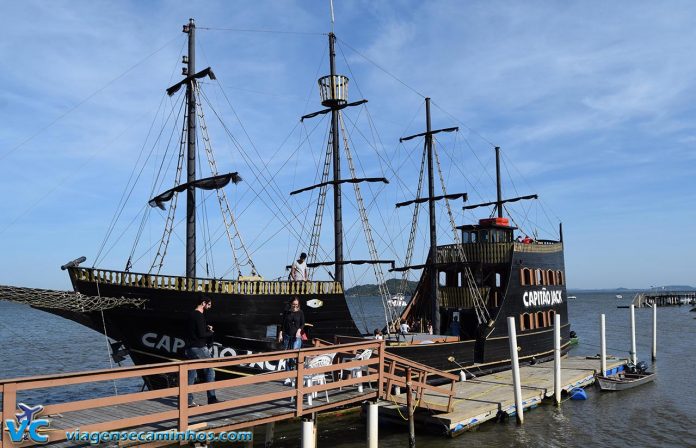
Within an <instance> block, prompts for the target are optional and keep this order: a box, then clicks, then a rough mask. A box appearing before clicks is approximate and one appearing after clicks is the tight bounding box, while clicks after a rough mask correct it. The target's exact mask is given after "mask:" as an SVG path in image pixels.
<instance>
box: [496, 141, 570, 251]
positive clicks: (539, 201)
mask: <svg viewBox="0 0 696 448" xmlns="http://www.w3.org/2000/svg"><path fill="white" fill-rule="evenodd" d="M501 152H502V151H501ZM502 160H503V166H505V171H506V172H507V173H508V178H509V179H510V182H511V183H512V185H513V188H515V192H517V188H516V187H515V183H514V180H513V177H512V175H511V174H510V170H509V168H508V165H512V166H513V168H515V171H517V173H518V174H519V176H520V177H521V178H522V179H523V180H524V181H525V182H526V183H527V184H528V185H529V181H528V180H527V179H526V178H525V177H524V176H522V173H520V171H519V170H518V169H517V168H516V167H515V165H514V164H512V163H510V162H508V161H507V154H505V153H504V152H503V157H502ZM518 195H519V194H518ZM537 202H538V204H539V206H540V207H541V211H542V213H544V216H545V217H546V220H547V221H548V223H549V226H550V227H551V228H554V227H555V226H554V224H553V221H551V218H550V217H549V215H548V213H546V207H544V201H542V200H540V199H538V200H537ZM550 208H551V207H550V206H549V209H550ZM550 212H551V213H552V214H553V215H554V217H555V218H556V220H557V221H559V222H560V221H561V218H559V217H558V215H557V214H556V213H555V212H554V211H553V210H552V209H550ZM535 224H536V223H535ZM549 233H550V234H551V235H555V234H556V231H550V232H549ZM558 237H559V238H560V235H559V236H558Z"/></svg>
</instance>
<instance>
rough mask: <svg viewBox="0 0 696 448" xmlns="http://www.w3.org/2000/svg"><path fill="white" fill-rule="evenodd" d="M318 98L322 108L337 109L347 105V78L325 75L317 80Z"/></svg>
mask: <svg viewBox="0 0 696 448" xmlns="http://www.w3.org/2000/svg"><path fill="white" fill-rule="evenodd" d="M317 82H318V83H319V96H320V97H321V104H322V106H324V107H330V108H334V107H339V106H345V105H346V104H348V77H347V76H343V75H327V76H324V77H322V78H319V80H318V81H317Z"/></svg>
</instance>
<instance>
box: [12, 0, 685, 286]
mask: <svg viewBox="0 0 696 448" xmlns="http://www.w3.org/2000/svg"><path fill="white" fill-rule="evenodd" d="M334 13H335V24H334V30H335V33H336V35H337V57H336V65H337V71H338V73H340V74H344V75H346V76H348V77H349V78H350V81H349V95H350V100H351V101H357V100H359V99H362V98H365V99H368V100H369V102H368V103H367V104H365V105H363V106H357V107H351V108H348V109H345V110H344V120H345V127H346V129H347V131H348V132H347V135H348V136H349V137H348V142H349V147H350V151H351V155H352V156H353V159H354V164H355V167H356V176H358V177H386V178H387V179H389V180H390V183H389V184H388V185H382V184H369V185H368V184H362V185H361V193H362V196H363V200H364V204H365V206H366V209H367V215H368V218H369V221H370V225H371V235H372V237H373V240H374V245H375V249H376V253H377V255H378V257H379V258H380V259H393V260H395V262H396V264H397V265H402V264H403V263H404V255H405V253H406V251H407V250H406V248H407V245H408V239H409V233H410V230H409V229H410V220H411V217H410V214H411V212H412V210H413V207H404V208H399V209H396V208H395V207H394V204H395V203H396V202H400V201H407V200H409V199H412V198H414V197H415V195H416V189H417V184H418V172H419V166H420V154H421V151H422V141H417V140H414V141H408V142H404V143H399V138H400V137H403V136H406V135H409V134H415V133H419V132H422V131H423V130H424V126H425V117H424V98H425V97H426V96H427V97H430V98H432V104H433V106H432V125H433V128H446V127H451V126H459V128H460V129H459V132H457V133H448V134H439V135H438V136H437V140H436V150H437V152H438V155H439V159H440V166H441V170H442V173H443V174H442V177H443V179H444V185H445V187H446V191H447V193H459V192H467V193H468V194H469V201H468V202H469V203H475V202H486V201H490V200H494V199H495V183H494V176H495V165H494V153H493V147H494V146H500V147H501V148H502V152H503V168H502V174H503V177H504V181H503V194H504V196H506V197H512V196H518V195H524V194H531V193H537V194H539V197H540V200H539V201H531V202H526V203H516V204H511V205H510V206H509V210H508V211H509V213H510V216H511V217H512V218H513V220H514V221H513V222H514V223H515V224H516V225H518V226H519V227H520V229H521V232H524V233H528V234H530V235H534V236H537V237H538V238H548V239H557V238H558V237H559V231H558V225H559V222H562V223H563V238H564V247H565V263H566V278H567V284H568V287H569V288H614V287H628V288H647V287H650V286H653V285H674V284H694V283H696V279H694V270H693V269H692V268H691V266H692V265H691V262H692V260H693V255H694V253H696V238H694V230H695V228H696V225H695V224H694V223H695V222H696V212H695V211H694V207H693V204H694V203H695V202H696V187H695V186H694V182H693V175H694V167H696V151H694V146H695V145H696V106H694V105H695V104H696V101H695V100H696V76H694V74H695V73H696V58H694V57H693V56H694V54H696V29H695V28H694V27H693V23H696V5H694V4H693V3H692V2H679V1H670V2H649V1H637V2H636V1H630V2H629V1H617V2H599V1H587V2H577V3H568V2H552V1H532V2H513V1H468V2H462V1H444V0H442V1H440V0H435V1H428V2H421V1H416V0H403V1H375V0H372V1H367V0H365V1H359V0H355V1H342V0H336V1H335V4H334ZM0 14H1V15H2V17H3V18H4V20H3V27H2V31H1V33H2V34H1V36H0V37H1V38H0V57H1V58H2V61H3V67H4V70H2V71H1V72H0V83H1V84H2V86H3V88H2V89H0V117H2V120H3V122H4V125H3V126H0V191H1V192H2V193H0V198H1V199H0V206H1V209H2V213H0V284H5V285H17V286H30V287H40V288H51V289H69V288H70V283H69V279H68V277H67V275H66V273H65V272H63V271H61V270H60V269H59V267H60V266H61V265H62V264H64V263H66V262H67V261H70V260H72V259H75V258H77V257H80V256H83V255H84V256H86V257H87V261H86V262H85V263H84V264H83V265H84V266H93V265H95V264H96V266H97V267H103V268H107V269H123V268H124V267H125V264H126V260H128V258H129V257H130V258H131V261H132V262H133V270H135V271H141V272H142V271H147V270H148V269H149V268H150V266H151V264H152V262H153V260H154V259H155V258H154V257H155V254H156V253H157V248H158V247H159V246H158V242H159V241H160V239H161V235H162V231H163V228H164V222H165V220H166V217H167V212H166V211H160V210H159V209H152V210H150V211H149V212H148V213H145V210H146V209H147V201H148V200H149V199H150V198H151V197H153V196H154V195H155V194H157V193H159V192H162V191H164V190H166V189H168V188H170V187H171V186H173V183H174V179H175V166H176V158H172V155H173V154H174V155H175V154H176V152H177V151H178V139H179V136H178V135H177V132H179V131H180V129H181V125H180V122H179V123H178V124H177V122H176V120H175V118H176V117H178V116H179V115H178V114H179V110H180V109H179V108H180V105H181V97H180V96H179V95H180V94H177V95H174V96H172V97H168V96H166V95H165V89H166V88H167V87H169V86H170V85H173V84H175V83H176V82H178V81H179V80H181V79H182V77H181V67H182V64H181V56H182V54H183V53H182V52H183V51H185V43H186V35H185V34H184V33H182V32H181V28H182V25H184V24H185V23H187V22H188V19H189V18H195V21H196V25H197V27H198V28H197V56H196V68H197V69H198V70H201V69H203V68H205V67H208V66H211V67H212V68H213V70H214V73H215V75H216V77H217V80H215V81H213V80H203V81H202V86H201V89H202V90H203V92H204V93H205V95H204V97H203V100H202V103H203V108H204V110H205V120H206V124H207V125H208V126H207V127H208V130H209V135H210V141H211V142H212V143H211V144H212V147H213V150H214V151H215V157H216V159H215V160H216V163H217V167H218V169H219V172H232V171H237V172H239V173H240V175H241V176H242V178H243V181H242V182H241V183H239V184H237V185H234V186H229V187H227V188H226V189H225V194H226V195H227V198H228V201H229V203H230V206H231V208H232V211H233V213H234V215H235V217H236V222H237V225H238V229H239V233H240V235H242V240H243V241H244V245H243V246H244V247H246V248H247V249H246V250H247V252H248V253H249V254H250V256H251V258H252V259H253V261H254V265H255V266H256V268H257V270H258V271H259V272H260V273H261V274H263V275H264V277H266V278H283V277H285V276H287V271H286V270H285V266H286V265H288V264H290V263H291V262H292V260H293V259H294V258H295V257H296V256H297V254H298V253H299V252H301V251H307V247H308V245H309V235H310V230H311V227H312V226H311V225H312V222H313V221H314V212H315V208H316V205H317V195H316V192H307V193H301V194H299V195H294V196H292V197H291V196H289V192H290V191H292V190H295V189H299V188H302V187H304V186H309V185H312V184H316V183H318V182H320V178H319V177H318V176H320V170H321V168H322V165H323V161H322V157H323V153H324V151H325V148H326V143H325V139H326V132H327V129H328V119H327V116H323V117H317V118H312V119H307V120H305V121H304V122H300V117H301V116H302V115H305V114H308V113H311V112H314V111H317V110H320V109H322V106H321V104H320V100H319V95H318V89H317V81H316V80H317V78H318V77H320V76H324V75H326V74H328V70H329V68H328V59H327V58H328V55H327V46H328V45H327V43H328V38H327V33H328V32H329V31H330V30H331V21H330V17H331V16H330V8H329V2H328V0H326V1H325V0H321V1H320V0H309V1H290V0H284V1H269V0H258V1H255V2H246V1H239V0H237V1H218V2H216V1H205V2H202V1H167V2H163V1H159V2H158V1H152V2H139V1H120V2H107V1H84V0H73V1H52V2H46V1H5V2H2V3H0ZM199 138H202V137H199ZM201 146H202V145H201ZM199 151H201V153H200V155H201V159H202V161H203V162H202V163H203V164H204V165H201V169H200V170H199V171H200V172H201V173H206V172H207V173H208V174H207V175H210V169H209V168H207V162H206V156H205V151H204V148H202V147H200V148H199ZM162 159H164V160H165V163H162ZM160 167H164V168H162V171H160ZM342 169H343V173H349V166H348V161H347V160H346V159H345V158H344V161H343V165H342ZM158 173H159V175H158ZM318 173H319V174H318ZM436 178H439V176H438V175H437V174H436ZM136 179H137V182H136ZM437 184H438V185H437V187H436V194H441V193H442V189H441V184H440V182H439V179H438V182H437ZM343 188H344V193H345V199H344V208H345V211H344V217H343V219H344V224H345V228H346V232H345V233H346V243H345V247H346V252H347V255H348V257H350V258H354V259H365V258H369V257H370V253H369V246H368V244H367V243H366V240H365V238H364V232H363V231H362V224H361V221H360V219H359V214H358V207H357V204H358V201H357V199H356V198H355V194H354V193H353V188H352V185H350V184H346V185H345V186H344V187H343ZM204 197H205V202H204V204H205V205H204V206H203V207H202V208H201V209H200V212H199V234H200V233H201V230H202V229H203V232H202V235H201V236H200V239H199V253H198V254H199V264H198V274H199V275H206V274H207V275H211V276H213V275H214V276H218V277H219V276H221V275H224V276H227V277H230V276H232V277H235V276H236V271H237V270H236V269H235V268H234V263H233V261H232V260H233V256H232V252H233V251H232V250H231V249H230V245H229V244H228V242H227V236H226V233H225V231H224V226H223V225H222V224H221V221H220V219H219V216H220V213H219V210H218V211H217V212H216V210H217V209H218V207H217V205H216V203H217V199H216V197H215V195H214V193H213V194H212V195H211V194H210V193H205V194H204ZM331 197H332V196H331V193H329V199H328V200H327V202H326V213H325V216H324V220H323V223H324V226H323V231H322V233H321V238H320V246H321V249H320V251H319V254H318V256H317V257H316V261H326V260H330V259H332V253H331V252H332V245H333V243H332V240H331V237H332V229H331V225H330V223H331V222H332V219H333V218H332V212H331V207H332V205H331V204H332V202H331V201H332V199H331ZM123 198H127V201H125V205H123V206H121V200H122V199H123ZM179 205H180V209H178V210H177V212H183V210H184V208H185V207H184V206H183V199H182V201H181V204H179ZM450 205H451V210H452V215H453V220H454V221H455V225H461V224H465V223H472V222H476V221H477V220H478V219H480V218H485V217H487V216H489V214H490V212H491V210H490V209H479V210H476V211H467V212H463V211H462V209H461V206H462V205H463V203H462V202H461V200H459V201H452V202H451V204H450ZM216 213H217V215H216V217H213V215H215V214H216ZM143 216H146V217H147V219H146V220H143ZM182 216H183V215H182V214H181V213H178V214H177V215H176V217H175V222H176V223H177V226H176V227H175V229H174V232H173V234H172V237H171V239H170V243H169V246H168V249H167V253H166V257H165V264H164V267H163V268H162V272H163V273H169V274H172V275H182V274H183V273H184V272H185V268H184V251H183V240H184V235H185V230H184V226H183V224H182V223H181V219H182ZM437 216H438V242H440V243H451V242H452V241H453V240H452V238H453V237H452V230H451V226H450V221H449V218H448V215H447V213H446V209H445V208H444V207H440V208H439V211H438V215H437ZM115 217H117V218H118V219H115V224H114V225H113V226H112V224H111V223H112V222H114V218H115ZM419 224H420V226H419V230H418V231H417V234H416V243H415V249H414V255H413V260H412V263H411V264H418V263H420V262H422V259H423V257H424V256H425V255H424V254H425V251H426V249H427V244H428V243H427V235H426V233H425V232H426V231H425V229H426V227H425V225H426V224H427V217H426V212H425V210H421V214H420V223H419ZM233 233H234V232H233ZM107 235H108V238H107V239H106V243H103V241H104V240H105V236H107ZM138 235H139V236H138ZM135 241H137V245H135V246H134V242H135ZM232 246H234V247H235V251H236V253H237V255H238V256H239V257H240V258H241V259H245V258H246V257H245V256H244V250H243V249H242V244H241V243H240V242H239V239H236V238H235V239H234V242H233V244H232ZM134 247H135V248H134ZM241 270H242V273H243V274H248V271H249V265H246V266H243V267H242V269H241ZM384 274H385V276H386V278H391V277H394V276H395V274H391V273H388V272H386V271H385V273H384ZM320 277H321V278H323V277H326V272H324V271H322V272H318V273H317V278H320ZM415 278H417V274H413V275H412V277H411V279H415ZM374 282H375V276H374V274H373V273H372V271H371V268H369V267H359V268H349V269H347V284H348V285H352V284H363V283H374Z"/></svg>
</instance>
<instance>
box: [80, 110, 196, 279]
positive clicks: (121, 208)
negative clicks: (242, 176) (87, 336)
mask: <svg viewBox="0 0 696 448" xmlns="http://www.w3.org/2000/svg"><path fill="white" fill-rule="evenodd" d="M183 108H184V101H183V100H182V101H181V104H180V105H179V113H178V114H177V118H176V119H175V122H176V121H178V117H179V116H180V114H181V111H182V110H183ZM175 110H176V108H174V107H173V108H172V109H171V110H170V113H169V115H168V116H167V119H166V121H165V125H166V124H167V123H168V122H169V120H170V119H171V117H172V115H173V114H174V111H175ZM156 119H157V117H156V116H155V118H154V119H153V123H152V124H153V125H154V121H155V120H156ZM164 129H165V128H164V126H163V127H162V128H161V129H160V132H159V134H158V135H157V138H156V139H155V141H154V142H153V144H152V147H151V148H150V153H149V154H148V156H147V158H146V159H145V161H144V162H143V165H142V167H141V168H140V171H139V172H138V175H137V176H136V178H135V180H134V181H133V184H132V185H131V183H130V181H131V179H132V177H133V176H132V175H133V172H135V169H136V168H137V166H138V164H137V162H136V164H135V165H134V166H133V171H132V172H131V177H130V178H129V180H128V182H127V183H126V186H125V188H124V194H125V192H126V191H128V193H127V195H126V196H125V200H123V201H121V202H120V203H119V206H118V207H117V209H116V213H115V215H114V218H113V219H112V222H111V224H110V225H109V228H108V230H107V233H106V235H105V237H104V240H103V241H102V243H101V245H100V247H99V250H98V251H97V255H96V256H95V258H94V264H93V267H94V266H96V265H97V264H99V262H101V261H102V260H103V259H104V258H105V257H106V256H107V255H108V254H109V253H110V252H111V251H112V250H113V249H114V247H116V245H117V244H118V241H119V240H120V239H121V238H122V237H123V235H124V234H125V232H126V231H127V230H128V229H129V228H130V226H131V225H132V224H133V222H134V221H135V218H134V219H133V220H131V222H130V223H129V224H128V226H127V227H126V228H125V229H124V230H123V232H122V233H121V235H120V236H119V237H118V238H117V239H116V241H114V243H112V245H111V247H109V249H107V251H106V252H105V253H104V254H103V255H102V251H103V250H104V248H105V246H106V243H107V241H108V240H109V238H110V237H111V234H112V232H113V231H114V230H115V228H116V223H117V222H118V220H119V219H120V217H121V214H122V213H123V211H124V210H125V206H126V203H127V202H128V200H129V199H130V197H131V194H132V193H133V190H134V189H135V187H136V185H137V183H138V180H139V179H140V176H141V175H142V173H143V171H144V170H145V167H146V166H147V162H148V160H149V159H150V157H151V156H152V155H153V153H154V150H155V146H156V145H157V143H158V142H159V141H160V138H161V137H162V134H163V133H164ZM173 133H174V132H173V131H172V135H173ZM149 135H150V134H149V132H148V138H149ZM169 141H170V142H171V135H170V140H169ZM146 143H147V139H146V140H145V142H144V143H143V146H142V148H141V154H140V155H139V156H138V160H140V158H141V155H142V152H143V150H144V148H145V145H146ZM168 151H169V144H167V150H166V152H168ZM166 152H165V157H163V158H162V163H161V164H160V169H159V172H158V175H157V176H158V178H159V175H160V174H159V173H161V171H162V166H163V164H164V160H165V159H166ZM156 183H157V181H156V180H155V182H154V183H153V187H152V192H154V191H155V188H156ZM129 186H130V190H129ZM148 208H149V207H146V208H145V209H144V212H143V213H145V214H147V213H148ZM143 219H144V220H145V219H147V217H146V216H144V217H143ZM142 226H143V224H141V227H142ZM140 232H142V231H140ZM138 239H139V237H136V241H135V242H134V244H133V247H134V248H135V247H136V246H137V242H138ZM133 252H134V250H132V251H131V253H133Z"/></svg>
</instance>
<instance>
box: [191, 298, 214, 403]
mask: <svg viewBox="0 0 696 448" xmlns="http://www.w3.org/2000/svg"><path fill="white" fill-rule="evenodd" d="M212 305H213V304H212V302H211V300H210V299H209V298H207V297H204V298H202V299H201V300H200V301H199V303H198V305H196V308H195V309H194V310H193V311H192V312H191V315H190V316H189V321H188V337H187V341H186V357H187V358H188V359H209V358H212V356H211V355H210V348H209V347H208V343H209V341H210V342H211V343H212V340H213V334H214V333H213V327H212V325H208V322H207V321H206V319H205V312H206V311H208V310H210V308H211V307H212ZM203 370H204V371H205V382H206V383H212V382H214V381H215V371H214V370H213V369H210V368H208V369H203ZM195 382H196V370H189V372H188V383H189V385H191V384H194V383H195ZM206 393H207V395H208V404H214V403H219V402H220V400H218V399H217V397H216V396H215V390H213V389H211V390H208V391H206ZM188 405H189V407H191V406H198V405H197V404H196V403H194V401H193V395H192V394H189V396H188Z"/></svg>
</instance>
